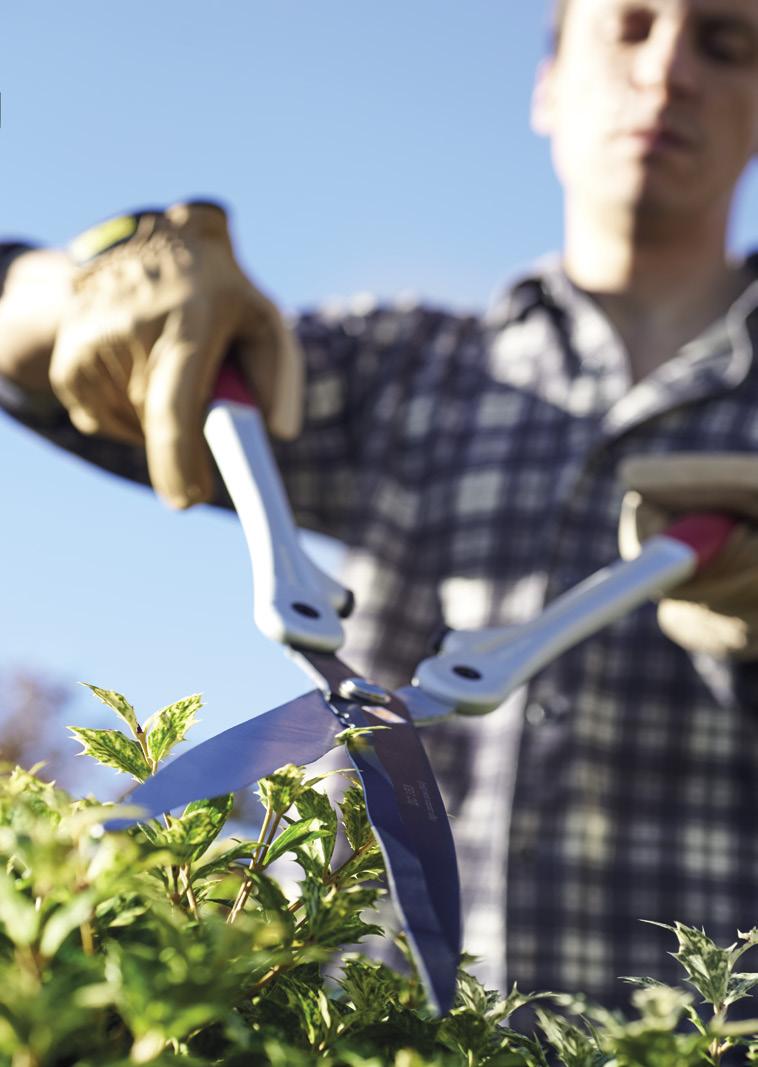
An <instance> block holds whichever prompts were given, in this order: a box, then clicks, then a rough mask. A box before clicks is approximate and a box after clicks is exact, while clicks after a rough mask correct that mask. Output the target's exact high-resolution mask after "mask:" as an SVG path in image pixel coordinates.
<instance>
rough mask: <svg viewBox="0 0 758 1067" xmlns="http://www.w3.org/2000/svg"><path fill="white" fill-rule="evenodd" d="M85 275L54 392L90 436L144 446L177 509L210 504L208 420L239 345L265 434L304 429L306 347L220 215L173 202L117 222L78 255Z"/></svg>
mask: <svg viewBox="0 0 758 1067" xmlns="http://www.w3.org/2000/svg"><path fill="white" fill-rule="evenodd" d="M71 252H72V255H73V257H74V259H75V260H76V261H78V262H79V263H80V264H81V265H80V266H79V267H78V269H77V271H76V273H75V275H74V280H73V293H72V295H71V297H70V299H69V301H68V303H67V306H66V309H65V313H64V316H63V320H62V322H61V325H60V328H59V330H58V334H57V338H56V343H55V349H54V351H53V355H52V361H51V364H50V383H51V386H52V388H53V390H54V392H55V393H56V395H57V396H58V397H59V399H60V400H61V402H62V403H63V404H64V405H65V406H66V408H67V409H68V412H69V415H70V417H71V420H72V422H73V423H74V425H75V426H76V427H77V428H78V429H79V430H81V431H82V432H84V433H98V434H103V435H105V436H108V437H113V438H116V439H118V440H122V441H128V442H134V443H140V444H141V443H143V442H144V443H145V446H146V449H147V460H148V467H149V471H150V478H151V480H152V483H153V485H154V487H155V488H156V490H157V491H158V492H159V493H160V494H161V496H162V497H164V499H165V500H166V501H167V502H168V503H170V504H172V505H173V506H174V507H180V508H182V507H188V506H189V505H191V504H195V503H198V502H199V501H204V500H208V499H209V498H210V496H211V493H212V475H211V462H210V457H209V454H208V451H207V449H206V446H205V442H204V440H203V436H202V423H203V418H204V414H205V410H206V407H207V405H208V402H209V400H210V397H211V393H212V389H213V385H214V382H215V380H216V376H217V373H218V369H219V366H220V364H221V363H222V361H223V359H224V357H225V355H226V354H227V352H228V351H229V349H230V346H231V345H232V344H233V345H234V352H235V356H236V358H237V360H238V362H239V364H240V367H241V369H242V371H243V373H244V375H245V377H246V378H247V380H248V383H249V384H250V385H251V386H252V387H253V389H254V391H255V394H256V397H257V400H258V404H259V405H260V408H261V411H262V413H263V415H264V418H265V419H266V422H267V424H268V428H269V430H270V432H271V433H272V434H273V435H275V436H278V437H282V438H290V437H294V436H295V435H296V434H297V432H298V430H299V427H300V418H301V408H302V389H303V384H302V378H303V363H302V355H301V351H300V347H299V345H298V343H297V340H296V339H295V337H294V336H293V334H292V333H291V332H290V331H289V330H288V329H287V327H286V326H285V324H284V322H283V321H282V318H281V315H280V314H279V311H278V310H277V308H276V306H275V305H274V304H273V303H272V302H271V301H270V300H269V299H268V298H267V297H266V296H264V295H263V293H261V292H260V290H258V289H257V288H256V287H255V286H254V285H252V283H251V282H250V281H249V280H248V278H247V277H246V276H245V275H244V274H243V272H242V270H241V269H240V267H239V265H238V263H237V261H236V259H235V257H234V253H233V251H232V246H231V241H230V237H229V232H228V229H227V219H226V213H225V212H224V210H223V208H221V207H219V206H218V205H215V204H209V203H193V204H175V205H173V206H172V207H170V208H168V209H167V210H166V211H165V212H161V211H155V212H153V211H148V212H144V213H140V214H139V215H135V216H124V217H122V218H117V219H111V220H109V222H107V223H103V224H101V225H100V226H97V227H95V228H94V229H92V230H89V231H87V232H86V233H85V234H83V235H82V236H81V237H80V238H78V239H77V240H76V241H75V242H74V243H73V244H72V246H71Z"/></svg>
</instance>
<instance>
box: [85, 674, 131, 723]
mask: <svg viewBox="0 0 758 1067" xmlns="http://www.w3.org/2000/svg"><path fill="white" fill-rule="evenodd" d="M82 685H86V686H87V688H88V689H89V690H90V692H92V693H94V694H95V696H96V697H97V699H98V700H101V701H102V702H103V704H105V705H106V706H107V707H109V708H110V709H111V710H112V711H115V712H116V714H117V715H118V717H119V719H122V720H123V721H124V722H125V723H126V725H127V726H128V727H129V729H130V730H131V731H132V733H134V734H135V735H136V734H138V733H139V729H140V728H139V723H138V722H137V715H136V713H135V711H134V708H133V707H132V705H131V704H130V703H129V701H128V700H127V699H126V697H123V696H121V694H120V693H115V692H113V690H112V689H101V688H100V686H97V685H92V684H91V683H90V682H82Z"/></svg>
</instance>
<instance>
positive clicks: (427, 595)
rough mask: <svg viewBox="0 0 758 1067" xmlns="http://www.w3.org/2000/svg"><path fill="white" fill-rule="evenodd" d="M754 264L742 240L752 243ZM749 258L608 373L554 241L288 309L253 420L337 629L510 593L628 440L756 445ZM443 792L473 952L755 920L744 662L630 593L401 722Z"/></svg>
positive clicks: (674, 970)
mask: <svg viewBox="0 0 758 1067" xmlns="http://www.w3.org/2000/svg"><path fill="white" fill-rule="evenodd" d="M752 267H753V270H754V273H756V275H758V262H754V263H753V264H752ZM757 303H758V281H756V283H755V284H754V285H751V287H750V288H749V289H748V290H747V291H746V293H745V294H744V295H743V297H742V298H740V300H738V301H737V303H736V304H735V305H734V307H733V308H732V310H731V312H730V313H729V315H728V316H727V317H726V318H725V319H723V320H722V321H720V322H719V323H717V324H715V325H714V327H712V328H711V329H710V330H709V331H707V332H706V333H705V334H704V335H703V336H701V337H700V338H698V339H697V340H696V341H694V342H692V343H691V344H689V345H687V346H686V347H685V348H684V349H683V350H682V351H680V352H679V353H677V354H676V355H675V356H674V357H673V358H672V359H670V360H669V361H668V362H667V363H665V364H664V365H663V366H661V367H660V368H659V369H658V370H657V371H656V372H655V373H654V374H652V375H650V376H649V377H647V378H646V379H644V380H643V381H642V382H640V383H638V384H636V385H633V384H632V382H631V380H630V377H629V368H628V362H627V358H626V355H625V353H624V351H623V348H622V346H621V344H620V342H619V339H618V337H617V336H616V335H615V334H614V332H613V330H612V329H611V327H610V326H609V324H608V323H607V321H606V320H605V319H604V317H603V316H602V315H601V313H600V312H599V310H598V309H597V307H596V306H595V305H594V304H593V303H592V302H591V301H590V300H589V299H588V298H586V297H585V296H583V295H582V294H580V293H579V292H577V291H576V290H575V289H574V288H573V287H572V286H571V285H570V284H569V283H568V281H567V280H566V279H565V277H564V276H563V274H562V273H561V271H560V270H559V269H557V268H556V267H554V266H545V267H544V268H540V269H539V270H537V271H535V272H534V273H533V274H530V275H529V276H527V277H525V278H523V279H522V280H521V281H520V282H519V283H517V284H516V285H515V286H513V287H512V288H511V289H509V291H508V293H507V294H505V296H504V297H503V299H502V301H501V302H500V304H499V305H498V307H497V308H496V309H495V310H494V312H493V313H491V314H490V315H488V316H487V317H485V318H481V317H474V316H470V317H467V316H461V315H456V314H452V313H449V312H446V311H438V310H433V309H430V308H427V307H385V308H372V307H370V306H368V305H367V304H365V302H364V304H363V306H361V304H360V302H359V303H357V304H355V305H353V306H352V307H349V308H347V309H343V310H342V311H334V312H333V313H329V312H325V311H321V312H319V313H314V314H304V315H302V316H301V317H300V318H299V319H298V320H297V323H296V325H297V329H298V332H299V334H300V337H301V339H302V341H303V343H304V346H305V349H306V352H307V355H308V363H309V375H310V377H309V383H310V384H309V390H308V400H307V414H306V426H305V430H304V432H303V435H302V436H301V437H300V438H299V440H298V441H296V442H294V443H292V444H288V445H279V446H278V447H277V453H278V457H279V460H280V463H281V467H282V470H283V472H284V475H285V479H286V482H287V486H288V490H289V493H290V498H291V500H292V502H293V505H294V507H295V510H296V514H297V516H298V519H299V521H300V522H301V523H302V524H303V525H305V526H308V527H310V528H312V529H316V530H320V531H322V532H325V533H328V534H331V535H333V536H336V537H338V538H340V539H342V540H343V541H345V542H346V543H347V544H348V545H349V546H350V552H349V556H348V561H347V566H346V581H347V584H348V585H350V586H351V588H352V589H353V590H354V592H355V593H356V597H357V605H358V606H357V610H356V614H355V616H354V618H353V619H352V620H351V622H350V623H349V625H348V627H347V630H348V640H349V643H348V645H347V646H346V647H345V656H346V658H347V659H348V661H349V662H353V663H355V664H356V665H357V666H359V667H360V668H361V669H363V670H365V671H366V672H367V673H369V674H371V675H373V676H374V677H375V678H376V679H377V680H380V681H383V682H385V683H386V684H389V685H395V684H397V683H399V682H404V681H407V680H408V678H409V677H410V676H411V674H412V672H413V668H414V666H415V664H416V663H417V662H418V660H420V659H421V658H423V657H424V656H425V655H426V654H427V653H428V642H429V638H430V635H432V634H434V633H435V632H436V631H437V629H438V628H439V627H440V626H442V625H448V626H452V627H456V628H458V627H466V628H471V627H479V626H494V625H505V624H509V623H520V622H524V621H526V620H528V619H530V618H533V617H534V616H535V615H536V614H537V613H539V611H540V610H541V609H542V607H543V606H544V605H545V604H546V603H547V602H548V601H550V600H551V599H553V598H554V597H555V596H557V595H559V594H560V593H562V592H563V591H565V590H567V589H569V588H571V587H572V586H573V585H575V584H576V583H577V582H579V581H581V580H582V579H583V578H585V577H586V576H587V575H589V574H590V573H592V572H593V571H595V570H596V569H598V568H599V567H601V566H603V565H605V564H607V563H608V562H610V561H612V560H613V559H614V558H616V557H617V554H618V552H617V545H616V537H617V524H618V516H619V506H620V501H621V495H622V489H621V487H620V485H619V483H618V480H617V477H616V468H617V466H618V464H619V462H620V461H621V460H622V459H623V458H624V457H626V456H630V455H639V454H646V453H662V452H673V451H692V452H699V451H745V452H752V451H755V450H756V448H758V419H756V418H755V415H754V413H755V412H756V411H757V410H758V367H755V366H754V365H753V350H754V347H755V345H756V343H758V313H756V310H755V305H756V304H757ZM5 405H6V406H7V407H8V408H9V409H12V413H14V414H16V416H17V417H21V418H22V419H23V421H25V422H27V423H28V424H29V425H32V426H34V427H35V428H36V429H38V430H40V431H41V432H43V433H45V434H46V435H47V436H49V437H51V438H52V439H54V440H56V441H57V442H58V443H60V444H63V445H64V446H65V447H68V448H70V449H72V450H73V451H76V452H79V453H80V454H84V455H85V456H86V457H87V458H90V459H93V460H94V461H96V462H99V463H100V464H101V465H104V466H107V467H109V468H110V469H113V470H118V471H119V472H120V473H127V474H129V475H130V476H132V477H138V478H140V479H141V480H145V477H146V475H145V470H144V461H143V457H142V456H141V455H139V454H137V453H136V452H134V451H133V450H130V449H127V448H122V447H121V446H117V445H112V444H106V443H105V442H102V441H94V440H92V439H86V438H82V437H80V436H79V435H78V434H77V433H76V432H75V431H74V430H73V429H72V428H71V427H70V424H69V423H68V422H67V420H66V419H65V417H64V415H63V413H62V412H60V411H59V410H58V411H57V412H54V411H52V410H50V409H49V408H45V410H44V411H43V407H45V405H44V404H41V405H39V406H38V407H37V409H36V411H35V410H34V409H33V404H32V402H31V398H21V397H19V395H18V394H15V397H14V395H13V393H12V391H10V390H6V393H5ZM423 736H424V739H425V741H426V743H427V744H428V748H429V751H430V754H431V756H432V760H433V762H434V765H435V769H436V771H437V773H438V775H439V778H440V782H441V785H442V788H443V792H444V793H445V795H446V799H447V802H448V806H449V809H450V811H451V814H452V815H453V817H454V819H453V826H454V832H455V836H456V842H457V847H458V854H459V862H460V867H461V876H462V881H463V887H464V899H465V908H466V931H465V938H464V943H465V946H466V949H467V951H469V952H471V953H474V954H476V955H478V956H480V957H481V961H482V962H481V964H480V966H479V973H480V976H481V977H482V978H483V979H484V980H485V981H486V982H487V983H489V984H491V985H495V986H498V987H500V988H505V987H506V986H507V985H508V984H509V983H511V982H513V981H514V980H515V981H518V983H519V986H520V987H521V988H522V989H538V988H539V989H552V990H573V991H577V990H583V991H584V992H586V993H587V994H589V995H590V996H591V997H593V998H595V999H599V1000H601V1001H602V1002H604V1003H605V1004H607V1005H609V1006H616V1005H623V1004H624V1003H626V1001H627V997H628V992H629V987H628V986H625V985H623V984H622V983H620V982H619V981H618V976H619V975H628V974H646V975H651V976H654V977H657V978H659V979H661V980H664V981H671V982H678V981H679V980H680V974H681V971H680V968H679V966H678V965H677V964H676V963H675V961H673V960H672V959H671V958H670V957H669V956H668V955H667V952H668V951H669V950H670V949H671V948H673V944H672V939H671V936H670V935H669V934H668V933H666V932H665V931H662V930H660V929H659V928H657V927H655V926H650V925H644V924H642V923H640V921H639V920H640V919H654V920H658V921H662V922H673V921H675V920H680V921H682V922H685V923H688V924H692V925H697V926H700V925H702V926H704V927H705V929H706V931H707V932H708V933H709V934H710V935H711V936H712V937H714V938H715V939H716V940H717V941H720V942H722V943H724V944H728V943H731V942H732V941H733V940H735V938H736V932H737V929H738V928H739V929H749V928H750V927H752V926H753V925H755V924H756V923H758V834H757V833H756V830H755V821H756V820H755V809H756V794H757V793H758V665H753V664H742V665H733V664H730V663H725V662H719V661H716V660H714V659H711V658H708V657H706V656H691V655H689V654H688V653H686V652H684V651H683V650H682V649H681V648H679V647H678V646H677V645H675V644H673V643H672V642H670V641H669V640H667V639H666V638H665V637H664V636H663V635H662V634H661V632H660V630H659V628H658V626H657V622H656V611H655V606H654V605H652V604H650V605H647V606H645V607H642V608H640V609H638V610H636V611H635V612H633V613H631V614H629V615H628V616H627V617H626V618H624V619H622V620H621V621H619V622H617V623H615V624H614V625H612V626H609V627H607V628H606V629H605V630H604V631H603V632H601V633H600V634H598V635H597V636H595V637H593V638H592V639H590V640H588V641H585V642H584V643H583V644H581V645H580V646H578V647H577V648H575V649H574V650H573V651H570V652H568V653H566V654H564V655H563V656H561V657H560V659H559V660H557V661H556V662H555V663H554V664H552V665H551V666H550V667H548V668H546V669H545V670H543V671H542V672H541V673H540V674H539V675H538V676H537V677H536V678H535V679H534V680H533V681H532V682H531V684H530V685H528V686H527V687H525V688H524V689H522V690H521V691H519V692H518V693H516V694H515V695H514V696H513V697H512V698H510V699H509V700H508V701H507V702H506V703H505V704H504V705H503V706H502V707H501V708H500V709H498V710H497V711H495V712H493V713H492V714H491V715H489V716H486V717H484V718H481V719H463V718H461V719H459V720H456V721H455V722H453V723H451V724H439V725H437V726H435V727H430V728H428V729H427V730H425V732H424V734H423Z"/></svg>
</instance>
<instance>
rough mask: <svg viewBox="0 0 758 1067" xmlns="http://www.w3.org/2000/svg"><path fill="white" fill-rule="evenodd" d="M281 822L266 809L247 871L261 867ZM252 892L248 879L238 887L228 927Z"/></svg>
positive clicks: (278, 817)
mask: <svg viewBox="0 0 758 1067" xmlns="http://www.w3.org/2000/svg"><path fill="white" fill-rule="evenodd" d="M281 821H282V816H281V815H275V814H274V812H273V811H272V809H271V808H270V807H269V808H266V814H265V816H264V818H263V825H262V826H261V833H260V842H261V843H260V845H259V846H258V848H257V849H256V850H255V852H254V853H253V855H252V858H251V860H250V866H249V868H248V869H249V870H251V871H255V870H258V869H259V867H260V866H261V864H262V862H263V860H264V858H265V855H266V851H267V849H268V848H269V846H270V845H271V842H272V841H273V840H274V838H275V837H276V832H277V830H278V829H279V826H280V824H281ZM252 891H253V883H252V881H251V880H250V879H249V878H247V879H246V880H245V881H244V882H243V883H242V885H241V886H240V889H239V892H238V893H237V898H236V900H235V901H234V904H233V905H232V910H231V911H230V912H229V915H228V917H227V920H226V921H227V923H228V925H229V926H231V925H232V923H234V921H235V920H236V918H237V916H238V915H239V913H240V912H241V911H242V909H243V908H244V906H245V904H246V903H247V900H248V897H249V896H250V894H251V893H252Z"/></svg>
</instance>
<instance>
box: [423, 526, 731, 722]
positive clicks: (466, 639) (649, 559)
mask: <svg viewBox="0 0 758 1067" xmlns="http://www.w3.org/2000/svg"><path fill="white" fill-rule="evenodd" d="M734 526H735V520H734V519H733V518H731V517H729V516H726V515H719V514H703V515H691V516H688V517H687V518H685V519H682V520H680V521H679V522H677V523H675V524H674V525H673V526H671V527H669V529H668V530H666V532H665V533H664V534H661V535H659V536H657V537H652V538H651V539H650V540H649V541H647V542H646V543H645V546H644V548H643V549H642V551H641V553H640V555H639V556H637V558H636V559H633V560H630V561H628V562H623V561H619V562H617V563H613V564H611V565H610V566H608V567H605V568H603V569H602V570H600V571H597V572H596V573H595V574H593V575H591V576H590V577H589V578H587V579H586V580H585V581H583V582H581V583H580V584H579V585H577V586H575V587H574V588H573V589H570V590H569V591H568V592H567V593H564V594H563V595H562V596H560V597H558V598H557V599H556V600H554V601H553V602H552V603H551V604H549V605H548V606H547V608H546V609H545V610H544V611H543V612H542V614H541V615H540V616H538V617H537V618H536V619H534V620H533V621H532V622H528V623H526V624H525V625H523V626H509V627H505V628H502V629H499V630H498V629H492V630H488V631H481V632H480V633H478V634H476V633H473V634H471V635H465V636H464V635H462V634H456V633H452V634H450V635H449V637H448V638H447V639H446V640H445V641H444V642H443V644H442V649H441V651H440V653H439V654H438V655H437V656H433V657H432V658H430V659H426V660H424V661H423V662H422V663H420V664H419V666H418V667H417V669H416V677H415V678H414V685H418V686H420V688H421V689H422V690H423V691H424V692H425V693H427V694H428V695H429V696H432V697H435V698H436V699H438V700H441V701H443V702H445V703H447V704H449V705H450V706H452V707H454V708H455V710H456V711H457V712H460V713H462V714H465V715H482V714H485V713H486V712H489V711H492V710H493V709H494V708H496V707H498V705H500V704H502V702H503V701H504V700H505V699H506V697H507V696H508V695H509V694H510V693H512V692H513V690H514V689H517V688H518V687H519V686H520V685H523V684H524V682H527V681H528V680H529V679H530V678H531V677H532V676H533V675H535V674H536V673H537V672H538V671H540V670H541V669H542V668H543V667H545V666H547V664H548V663H550V662H552V660H554V659H555V658H556V657H557V656H559V655H560V654H561V653H562V652H565V651H566V650H567V649H569V648H572V647H573V646H574V645H576V644H578V643H579V641H582V640H583V639H584V638H585V637H589V636H590V635H591V634H593V633H596V632H597V631H598V630H600V629H601V628H602V627H603V626H607V625H608V624H609V623H611V622H614V621H615V620H616V619H618V618H620V617H621V616H622V615H625V614H626V613H627V612H629V611H632V610H633V609H634V608H636V607H638V606H639V605H640V604H642V603H643V602H644V601H646V600H647V599H648V598H650V597H654V596H657V595H660V594H662V593H664V592H666V590H668V589H671V588H673V587H674V586H676V585H678V584H679V583H680V582H683V581H684V580H685V579H687V578H689V577H690V576H691V575H692V574H694V573H695V571H697V570H699V569H700V568H701V567H704V566H706V565H707V564H708V563H709V562H710V560H711V559H713V557H714V556H715V555H716V554H717V553H718V552H719V550H720V549H721V548H722V547H723V545H724V544H725V542H726V541H727V539H728V537H729V535H730V533H731V531H732V529H733V528H734Z"/></svg>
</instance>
